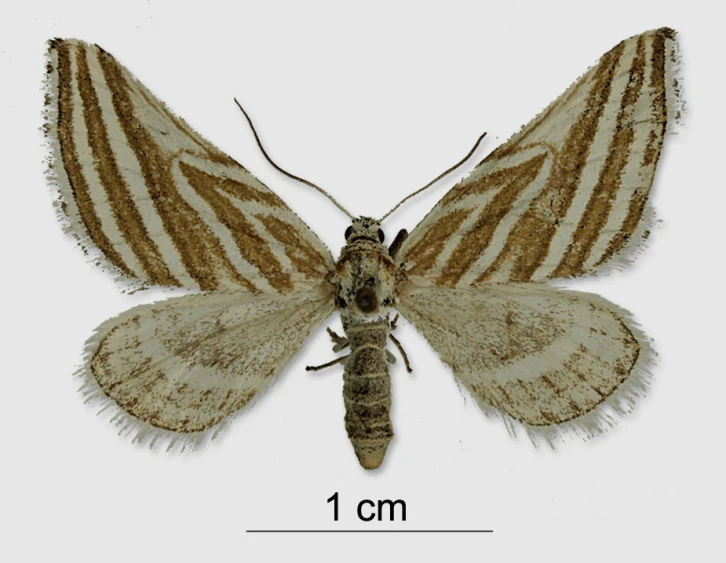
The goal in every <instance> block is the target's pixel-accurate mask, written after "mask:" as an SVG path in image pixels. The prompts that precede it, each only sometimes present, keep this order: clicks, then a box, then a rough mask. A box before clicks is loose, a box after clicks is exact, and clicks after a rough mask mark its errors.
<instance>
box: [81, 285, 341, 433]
mask: <svg viewBox="0 0 726 563" xmlns="http://www.w3.org/2000/svg"><path fill="white" fill-rule="evenodd" d="M326 292H327V293H326ZM333 310H334V305H333V300H332V296H331V295H330V294H329V292H328V290H327V289H325V288H324V287H323V286H315V287H312V286H310V287H307V288H303V289H301V290H299V291H294V292H291V293H289V294H287V295H284V296H276V295H263V296H259V295H258V296H255V295H250V294H246V293H242V292H214V293H210V294H206V295H202V294H197V295H187V296H183V297H176V298H172V299H168V300H166V301H162V302H159V303H154V304H151V305H141V306H139V307H135V308H133V309H131V310H129V311H127V312H125V313H123V314H122V315H120V316H118V317H116V318H114V319H111V320H109V321H107V322H106V323H104V324H103V325H102V326H101V327H99V328H98V329H97V331H96V334H95V336H94V337H93V338H92V339H91V341H89V354H88V366H87V370H86V376H87V381H86V385H85V392H86V393H87V394H89V395H90V396H92V397H97V398H101V399H104V400H107V399H110V400H111V404H115V405H117V406H118V407H120V408H121V409H122V410H123V411H125V412H126V413H128V414H130V415H132V416H133V417H134V419H132V425H136V426H137V427H138V428H139V429H140V430H142V431H143V430H149V429H150V428H149V427H148V426H147V425H151V426H152V427H155V428H159V429H164V430H170V431H172V432H181V433H199V432H203V431H204V430H206V429H208V428H210V427H212V426H214V425H217V424H218V423H220V422H221V421H222V420H223V419H225V418H226V417H227V416H229V415H230V414H232V413H234V412H235V411H237V410H239V409H240V408H242V407H243V406H245V404H247V403H248V402H249V401H250V400H251V399H252V397H254V396H255V395H256V394H257V393H259V392H260V391H261V390H262V389H263V388H264V387H265V386H266V385H268V384H269V383H270V382H271V381H272V380H273V379H274V377H275V376H276V375H277V374H278V373H279V372H280V370H281V369H282V368H283V366H284V365H285V364H286V363H287V362H288V360H290V358H291V357H292V356H293V354H295V352H297V350H298V349H299V348H300V346H301V345H302V343H303V341H304V340H305V339H306V338H307V336H308V335H309V334H310V332H311V331H312V330H313V329H314V328H315V327H316V326H317V325H318V324H319V323H320V322H322V321H323V320H324V319H325V318H326V317H328V316H329V315H330V314H331V313H332V312H333Z"/></svg>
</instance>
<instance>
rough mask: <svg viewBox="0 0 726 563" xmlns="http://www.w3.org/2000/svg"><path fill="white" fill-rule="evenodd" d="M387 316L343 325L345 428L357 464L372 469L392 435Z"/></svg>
mask: <svg viewBox="0 0 726 563" xmlns="http://www.w3.org/2000/svg"><path fill="white" fill-rule="evenodd" d="M389 330H390V327H389V324H388V321H387V320H383V319H382V320H381V321H376V322H373V323H365V324H354V325H351V326H348V327H346V335H347V336H348V340H349V342H350V349H351V352H350V356H349V357H348V360H347V361H346V362H345V372H344V374H343V400H344V401H345V428H346V430H347V431H348V437H349V438H350V441H351V443H352V444H353V449H354V450H355V454H356V456H357V457H358V461H359V462H360V464H361V465H362V466H363V467H364V468H366V469H376V468H377V467H379V466H380V465H381V463H382V462H383V458H384V456H385V455H386V449H387V448H388V444H389V443H390V441H391V439H392V438H393V426H392V424H391V417H390V409H391V377H390V375H389V373H388V360H387V358H386V338H387V337H388V332H389Z"/></svg>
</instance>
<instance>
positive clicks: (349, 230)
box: [345, 225, 353, 240]
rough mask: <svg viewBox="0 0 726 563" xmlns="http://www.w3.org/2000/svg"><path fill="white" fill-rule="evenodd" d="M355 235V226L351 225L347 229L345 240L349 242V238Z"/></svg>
mask: <svg viewBox="0 0 726 563" xmlns="http://www.w3.org/2000/svg"><path fill="white" fill-rule="evenodd" d="M352 234H353V226H352V225H351V226H350V227H348V228H347V229H345V240H348V237H349V236H350V235H352Z"/></svg>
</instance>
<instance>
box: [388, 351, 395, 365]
mask: <svg viewBox="0 0 726 563" xmlns="http://www.w3.org/2000/svg"><path fill="white" fill-rule="evenodd" d="M386 360H388V363H389V364H395V363H396V356H394V355H393V354H392V353H391V351H390V350H388V349H386Z"/></svg>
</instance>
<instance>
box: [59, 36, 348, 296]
mask: <svg viewBox="0 0 726 563" xmlns="http://www.w3.org/2000/svg"><path fill="white" fill-rule="evenodd" d="M48 73H49V78H48V83H49V89H48V90H49V91H48V100H47V104H48V121H47V132H48V136H49V138H50V139H51V142H52V144H53V149H54V159H53V160H54V161H53V172H54V175H55V177H56V180H57V183H58V185H59V188H60V193H61V203H62V207H63V210H64V211H65V213H66V215H67V217H68V220H69V228H70V230H71V232H73V233H74V234H75V235H77V236H78V237H79V238H80V239H81V240H83V241H84V242H86V243H87V244H88V245H89V246H95V247H97V248H98V249H100V251H101V253H102V254H103V255H104V256H105V257H106V258H107V259H108V261H110V263H111V264H112V265H113V266H115V268H116V269H117V270H118V271H120V273H122V274H124V275H125V276H126V277H129V278H133V279H137V280H141V281H143V282H145V283H147V284H153V285H161V286H178V287H186V288H192V289H202V290H214V289H223V288H243V289H245V290H249V291H259V292H265V293H288V292H291V291H293V290H294V289H295V288H296V287H298V286H300V285H302V284H307V283H309V282H315V281H321V280H322V279H323V277H324V276H325V275H326V274H327V273H328V272H329V271H330V270H331V269H332V268H333V258H332V256H331V254H330V252H329V251H328V249H327V248H326V247H325V245H324V244H323V243H322V242H321V241H320V239H319V238H318V237H317V236H316V235H315V234H314V233H313V232H312V231H310V229H309V228H308V227H307V226H306V225H305V224H304V223H303V222H302V221H301V220H300V219H299V218H298V217H297V216H296V215H295V214H294V213H293V212H292V211H291V210H290V209H289V208H288V207H287V206H286V205H285V204H284V203H283V202H282V200H281V199H280V198H279V197H277V196H276V195H275V194H274V193H273V192H272V191H270V190H269V189H268V188H267V187H266V186H264V185H263V184H262V183H260V182H259V181H258V180H257V179H256V178H254V177H253V176H252V175H251V174H250V173H249V172H248V171H247V170H245V169H244V168H243V167H242V166H240V165H239V164H238V163H237V162H235V161H234V160H232V159H231V158H230V157H229V156H227V155H226V154H224V153H222V152H221V151H219V150H218V149H217V148H215V147H214V146H213V145H211V144H210V143H209V142H207V141H206V140H204V139H203V138H202V137H201V136H199V135H198V134H197V133H195V132H194V131H192V130H191V128H190V127H189V126H188V125H187V124H186V123H184V122H183V121H182V120H181V119H179V118H178V117H176V116H174V115H173V114H172V113H171V112H170V111H169V110H168V109H167V108H166V106H165V105H164V104H163V103H162V102H160V101H159V100H158V99H157V98H155V97H154V96H153V95H152V94H151V93H150V92H149V91H148V90H147V89H146V88H145V87H144V86H143V85H142V84H141V83H140V82H139V81H138V80H136V79H135V78H134V77H133V76H132V75H131V73H129V72H128V71H127V70H126V69H125V68H124V67H122V66H121V65H120V64H119V63H118V62H117V61H116V60H115V59H114V58H113V57H112V56H111V55H110V54H108V53H107V52H105V51H104V50H102V49H101V48H99V47H98V46H95V45H89V44H86V43H83V42H81V41H77V40H60V39H56V40H53V41H51V42H50V48H49V65H48Z"/></svg>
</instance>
